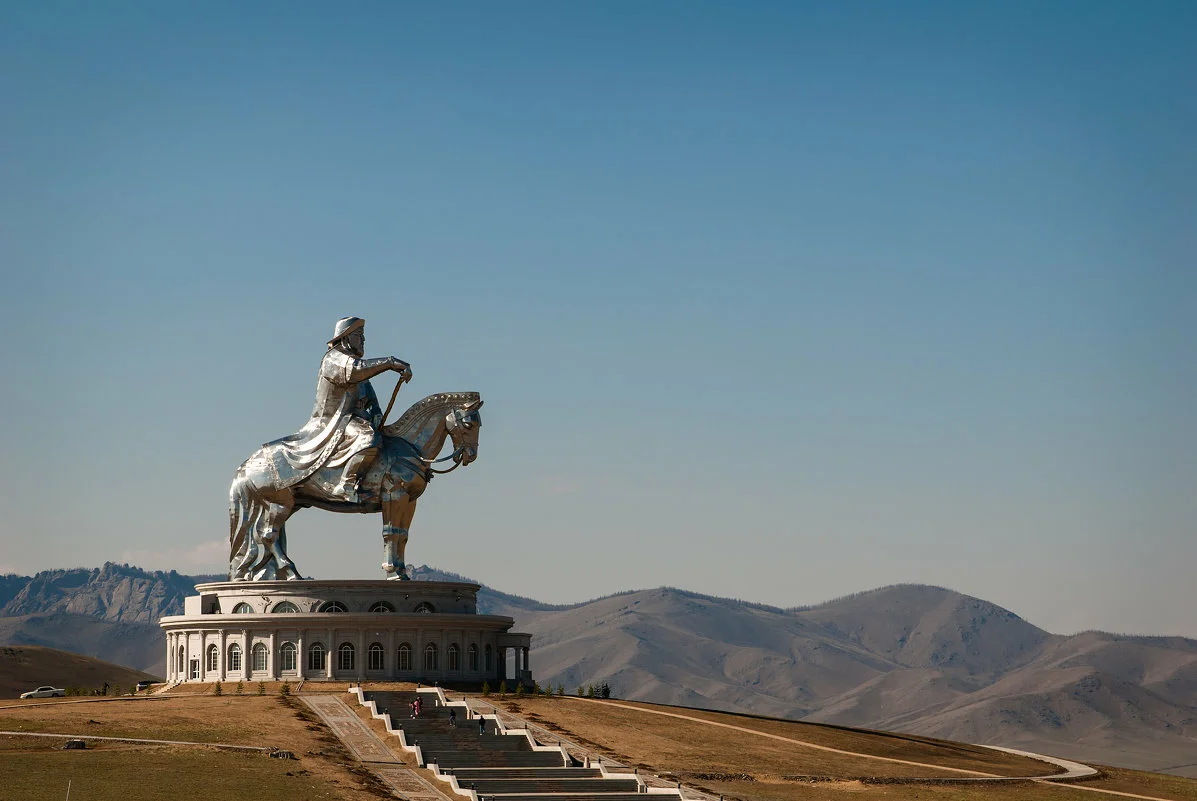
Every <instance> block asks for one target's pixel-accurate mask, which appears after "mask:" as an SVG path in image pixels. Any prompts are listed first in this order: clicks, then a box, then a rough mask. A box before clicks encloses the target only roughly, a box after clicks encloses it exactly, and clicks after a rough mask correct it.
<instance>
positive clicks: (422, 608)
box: [412, 601, 436, 615]
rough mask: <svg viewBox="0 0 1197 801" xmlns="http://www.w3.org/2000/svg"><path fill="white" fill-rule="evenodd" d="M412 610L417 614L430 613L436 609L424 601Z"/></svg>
mask: <svg viewBox="0 0 1197 801" xmlns="http://www.w3.org/2000/svg"><path fill="white" fill-rule="evenodd" d="M412 611H413V612H415V613H416V614H417V615H431V614H432V613H433V612H435V611H436V609H435V608H433V606H432V604H430V603H428V602H427V601H425V602H424V603H421V604H417V605H416V608H415V609H413V610H412Z"/></svg>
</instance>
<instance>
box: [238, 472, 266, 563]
mask: <svg viewBox="0 0 1197 801" xmlns="http://www.w3.org/2000/svg"><path fill="white" fill-rule="evenodd" d="M253 489H254V487H253V482H252V481H250V479H249V477H248V476H247V475H245V472H244V470H238V471H237V475H236V476H235V477H234V478H233V484H232V486H231V487H229V579H230V580H231V581H236V580H239V579H248V578H250V573H251V571H252V568H253V566H254V565H255V564H258V563H259V562H261V561H262V559H263V558H264V557H265V554H264V553H262V551H263V548H262V542H261V537H257V536H254V532H255V530H256V529H257V527H258V524H259V519H260V518H261V516H262V511H263V509H262V504H261V503H259V502H257V501H256V499H255V498H254V491H253Z"/></svg>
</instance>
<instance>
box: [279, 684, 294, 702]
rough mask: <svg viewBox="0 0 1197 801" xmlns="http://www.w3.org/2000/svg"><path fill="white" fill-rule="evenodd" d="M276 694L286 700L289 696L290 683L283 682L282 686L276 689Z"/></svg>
mask: <svg viewBox="0 0 1197 801" xmlns="http://www.w3.org/2000/svg"><path fill="white" fill-rule="evenodd" d="M278 694H279V695H281V696H282V697H283V698H286V697H287V696H289V695H290V694H291V682H289V681H284V682H283V684H282V686H281V687H279V688H278Z"/></svg>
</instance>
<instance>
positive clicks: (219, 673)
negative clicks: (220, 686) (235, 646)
mask: <svg viewBox="0 0 1197 801" xmlns="http://www.w3.org/2000/svg"><path fill="white" fill-rule="evenodd" d="M227 647H228V646H227V644H226V643H225V638H224V629H221V630H220V653H219V654H217V656H218V657H219V658H218V659H217V665H216V680H217V681H224V677H225V673H224V671H225V668H226V666H227V665H228V662H229V660H228V655H227V654H226V653H225V648H227Z"/></svg>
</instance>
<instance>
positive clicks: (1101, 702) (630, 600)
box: [0, 563, 1197, 776]
mask: <svg viewBox="0 0 1197 801" xmlns="http://www.w3.org/2000/svg"><path fill="white" fill-rule="evenodd" d="M413 572H414V575H413V577H414V578H415V579H417V580H468V579H464V577H462V576H458V575H456V574H453V573H447V572H445V571H441V570H436V569H433V568H428V567H422V568H416V569H415V570H414V571H413ZM219 578H220V577H217V576H183V575H180V574H178V573H175V572H173V571H172V572H170V573H163V572H153V573H150V572H146V571H142V570H140V569H138V568H135V567H130V566H128V565H115V564H111V563H109V564H105V565H104V566H103V567H102V568H99V569H95V570H86V569H80V570H56V571H46V572H43V573H39V574H37V575H36V576H33V577H21V576H4V577H0V645H5V644H7V645H46V646H50V647H54V648H61V649H64V650H70V651H75V652H78V653H84V654H87V655H89V656H95V657H99V658H102V659H106V660H109V661H112V662H117V663H120V664H125V665H129V666H130V667H134V668H137V669H141V670H146V671H148V672H150V673H155V672H156V673H158V674H159V675H161V672H162V667H163V665H162V660H163V651H162V635H161V632H160V630H159V629H158V626H157V625H156V623H155V622H154V621H156V620H157V618H158V617H159V616H161V615H165V614H176V613H178V612H180V611H181V610H182V599H183V597H184V596H186V595H189V594H192V592H193V589H194V585H195V584H196V583H199V582H202V581H212V580H218V579H219ZM478 611H479V612H480V613H484V614H500V615H510V616H511V617H513V618H515V620H516V628H517V629H518V630H521V631H527V632H530V633H531V634H532V635H533V639H532V643H533V650H532V653H531V666H532V670H533V673H534V675H535V676H536V677H537V679H538V680H539V681H541V682H542V683H545V682H547V683H550V684H552V685H554V686H555V685H558V684H561V685H564V686H565V688H566V689H567V691H570V692H572V691H573V690H574V689H575V688H576V687H578V686H585V685H587V684H600V683H603V682H606V683H608V684H609V685H610V686H611V688H612V689H613V691H614V694H615V695H616V696H618V697H621V698H628V699H632V700H641V701H652V702H657V703H665V704H677V705H681V706H687V707H698V708H707V709H718V710H725V711H734V712H747V713H752V714H759V715H768V716H774V717H784V718H792V719H800V720H810V721H818V722H825V723H835V724H841V725H849V726H858V727H864V728H873V729H883V730H887V731H904V732H910V733H915V734H922V735H929V736H935V737H942V738H945V739H951V740H963V741H967V742H974V743H988V744H995V745H1006V746H1012V747H1017V748H1024V749H1028V750H1037V751H1041V752H1044V753H1051V754H1056V755H1059V756H1064V757H1072V758H1075V759H1080V760H1090V761H1096V762H1102V763H1106V764H1112V765H1120V766H1125V767H1134V768H1140V769H1147V770H1164V771H1169V772H1174V773H1177V774H1179V775H1186V776H1197V640H1191V639H1186V638H1182V637H1137V636H1127V635H1117V634H1108V633H1104V632H1084V633H1081V634H1075V635H1071V636H1063V635H1058V634H1051V633H1049V632H1046V631H1044V630H1043V629H1040V628H1038V627H1036V626H1034V625H1033V624H1031V623H1029V622H1027V621H1026V620H1023V619H1022V618H1020V617H1019V616H1018V615H1016V614H1014V613H1013V612H1010V611H1008V610H1006V609H1003V608H1001V607H999V606H996V605H995V604H992V603H989V602H987V601H984V600H981V599H979V598H973V597H970V596H968V595H963V594H961V593H958V592H954V591H952V590H947V589H943V588H939V587H930V586H925V585H895V586H890V587H883V588H880V589H877V590H871V591H868V592H861V593H857V594H854V595H850V596H846V597H844V598H839V599H836V600H833V601H829V602H827V603H824V604H820V605H818V606H812V607H802V608H793V609H781V608H776V607H771V606H766V605H762V604H754V603H749V602H745V601H739V600H733V599H727V598H714V597H710V596H705V595H701V594H698V593H693V592H688V591H685V590H679V589H674V588H669V587H663V588H658V589H652V590H641V591H634V592H624V593H619V594H616V595H612V596H607V597H604V598H599V599H596V600H593V601H588V602H585V603H580V604H571V605H551V604H545V603H541V602H539V601H535V600H533V599H529V598H522V597H520V596H516V595H510V594H506V593H503V592H499V591H497V590H494V589H492V588H490V587H486V586H483V587H482V589H481V590H480V591H479V594H478Z"/></svg>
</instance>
